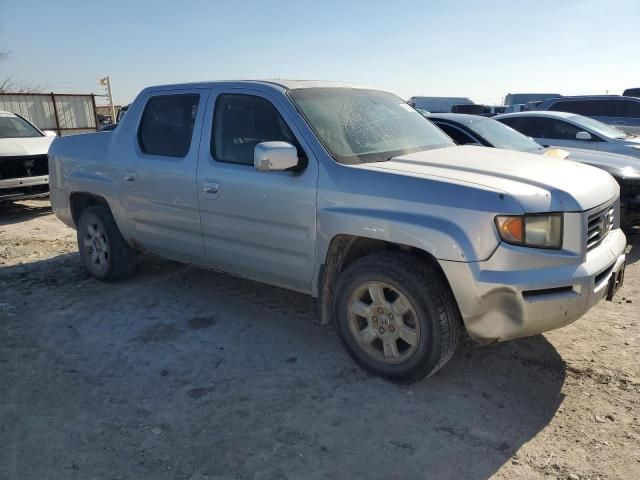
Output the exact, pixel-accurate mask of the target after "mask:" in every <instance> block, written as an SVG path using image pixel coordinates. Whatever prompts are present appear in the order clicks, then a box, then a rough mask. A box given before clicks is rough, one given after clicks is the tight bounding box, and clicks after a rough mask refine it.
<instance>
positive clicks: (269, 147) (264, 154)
mask: <svg viewBox="0 0 640 480" xmlns="http://www.w3.org/2000/svg"><path fill="white" fill-rule="evenodd" d="M297 165H298V150H297V149H296V147H294V146H293V145H291V144H290V143H288V142H262V143H259V144H257V145H256V147H255V149H254V150H253V166H254V167H256V170H260V171H261V172H270V171H282V170H287V169H289V168H293V167H295V166H297Z"/></svg>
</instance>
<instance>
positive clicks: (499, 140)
mask: <svg viewBox="0 0 640 480" xmlns="http://www.w3.org/2000/svg"><path fill="white" fill-rule="evenodd" d="M466 125H467V127H469V128H470V129H471V130H473V131H474V132H476V133H477V134H478V135H480V136H481V137H482V138H484V139H485V140H486V141H487V142H489V143H490V144H491V145H493V146H494V147H496V148H504V149H505V150H518V151H526V150H539V149H541V148H543V147H542V146H541V145H540V144H538V143H536V142H534V141H533V140H531V139H530V138H529V137H527V136H525V135H523V134H522V133H520V132H517V131H515V130H514V129H513V128H511V127H509V126H507V125H505V124H504V123H500V122H498V121H497V120H491V119H488V118H479V119H477V120H471V121H470V122H468V123H467V124H466Z"/></svg>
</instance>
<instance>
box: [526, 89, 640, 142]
mask: <svg viewBox="0 0 640 480" xmlns="http://www.w3.org/2000/svg"><path fill="white" fill-rule="evenodd" d="M536 110H549V111H553V112H567V113H575V114H576V115H583V116H585V117H591V118H593V119H595V120H598V121H600V122H602V123H606V124H608V125H612V126H614V127H616V128H619V129H620V130H623V131H625V132H627V133H633V134H640V98H636V97H623V96H620V95H591V96H581V97H562V98H553V99H551V100H547V101H545V102H542V103H541V104H540V105H538V107H537V108H536Z"/></svg>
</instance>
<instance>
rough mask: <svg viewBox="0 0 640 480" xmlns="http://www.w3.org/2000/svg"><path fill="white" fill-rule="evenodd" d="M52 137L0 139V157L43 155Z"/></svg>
mask: <svg viewBox="0 0 640 480" xmlns="http://www.w3.org/2000/svg"><path fill="white" fill-rule="evenodd" d="M53 139H54V137H29V138H0V157H19V156H22V155H44V154H46V153H47V152H48V151H49V145H51V142H52V141H53Z"/></svg>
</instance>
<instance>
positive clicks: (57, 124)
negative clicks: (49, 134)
mask: <svg viewBox="0 0 640 480" xmlns="http://www.w3.org/2000/svg"><path fill="white" fill-rule="evenodd" d="M51 101H52V102H53V114H54V115H55V117H56V130H58V136H59V137H61V136H62V131H61V130H60V117H58V106H57V105H56V96H55V95H54V94H53V92H51Z"/></svg>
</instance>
